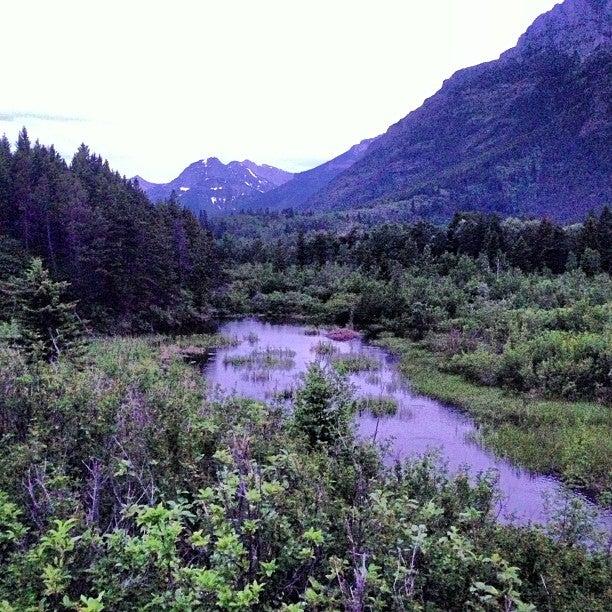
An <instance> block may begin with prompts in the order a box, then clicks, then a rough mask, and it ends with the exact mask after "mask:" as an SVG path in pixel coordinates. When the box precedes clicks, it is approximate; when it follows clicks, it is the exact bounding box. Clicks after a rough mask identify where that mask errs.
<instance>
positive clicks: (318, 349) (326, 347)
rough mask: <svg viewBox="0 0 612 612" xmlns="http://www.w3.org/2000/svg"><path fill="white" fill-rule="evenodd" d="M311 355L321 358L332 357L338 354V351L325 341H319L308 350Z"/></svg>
mask: <svg viewBox="0 0 612 612" xmlns="http://www.w3.org/2000/svg"><path fill="white" fill-rule="evenodd" d="M310 350H311V351H312V352H313V353H316V354H317V355H319V356H321V357H323V356H326V355H333V354H335V353H337V352H338V349H337V348H336V347H335V346H334V345H333V344H332V343H331V342H327V341H325V340H321V342H319V343H318V344H315V346H313V347H312V349H310Z"/></svg>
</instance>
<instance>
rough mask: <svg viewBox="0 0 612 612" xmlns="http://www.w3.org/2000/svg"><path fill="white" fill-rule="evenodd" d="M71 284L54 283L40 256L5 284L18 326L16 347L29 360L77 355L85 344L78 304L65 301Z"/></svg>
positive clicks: (47, 359)
mask: <svg viewBox="0 0 612 612" xmlns="http://www.w3.org/2000/svg"><path fill="white" fill-rule="evenodd" d="M67 286H68V283H66V282H55V281H54V280H52V279H51V277H50V276H49V272H48V271H47V270H46V269H45V268H44V266H43V264H42V261H41V260H40V259H33V260H32V263H31V264H30V266H29V267H28V268H27V269H26V271H25V272H24V274H23V275H21V276H17V277H13V278H12V279H11V280H10V281H9V282H7V283H6V284H5V286H4V287H3V289H4V293H5V294H6V295H7V297H8V300H9V302H10V304H11V307H12V311H13V318H14V320H15V322H16V323H17V325H18V327H19V337H18V338H17V339H16V341H15V346H16V348H18V349H19V350H21V351H22V352H23V353H24V355H25V357H26V359H27V360H28V361H29V362H37V361H55V360H56V359H58V358H59V357H60V356H62V355H67V356H71V357H75V356H78V355H79V353H80V350H81V348H82V346H83V325H82V323H81V321H80V320H79V318H78V316H77V314H76V310H75V308H76V303H75V302H69V301H65V300H64V298H63V295H64V293H65V291H66V288H67Z"/></svg>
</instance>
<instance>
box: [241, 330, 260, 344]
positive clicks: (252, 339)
mask: <svg viewBox="0 0 612 612" xmlns="http://www.w3.org/2000/svg"><path fill="white" fill-rule="evenodd" d="M244 339H245V340H246V341H247V342H248V343H249V344H250V345H251V346H252V345H254V344H257V343H258V342H259V336H258V335H257V334H256V333H255V332H249V333H248V334H247V335H246V336H245V337H244Z"/></svg>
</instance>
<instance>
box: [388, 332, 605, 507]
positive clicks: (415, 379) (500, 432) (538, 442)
mask: <svg viewBox="0 0 612 612" xmlns="http://www.w3.org/2000/svg"><path fill="white" fill-rule="evenodd" d="M378 344H379V345H381V346H383V347H385V348H387V349H389V350H391V351H392V352H394V353H396V354H398V355H399V356H400V357H401V363H400V370H401V371H402V373H403V374H404V375H405V376H407V377H408V378H409V379H410V382H411V385H412V387H413V388H414V389H415V390H416V391H417V392H419V393H422V394H424V395H427V396H429V397H433V398H435V399H437V400H439V401H442V402H444V403H448V404H452V405H454V406H457V407H459V408H460V409H462V410H464V411H465V412H467V413H469V414H470V415H472V416H473V417H474V418H475V419H476V421H477V422H478V423H480V424H481V425H482V428H481V437H482V441H483V442H484V443H485V444H486V445H487V446H488V447H490V448H492V449H493V450H494V451H495V452H496V453H497V454H499V455H501V456H503V457H506V458H508V459H509V460H510V461H512V462H514V463H517V464H519V465H522V466H524V467H526V468H528V469H531V470H534V471H538V472H541V473H544V474H553V475H555V476H558V477H560V478H561V479H563V480H564V481H565V482H567V483H568V484H569V485H570V486H573V487H574V488H577V489H582V490H584V491H585V492H587V493H591V494H593V495H594V496H595V497H598V498H599V500H600V502H602V503H604V504H606V503H609V501H610V496H611V495H612V411H610V410H609V408H606V407H604V406H601V405H599V404H594V403H589V402H568V401H562V400H558V401H553V400H542V399H537V398H532V397H526V396H521V395H516V394H512V393H509V392H506V391H504V390H503V389H500V388H497V387H485V386H482V385H478V384H476V383H473V382H469V381H467V380H466V379H465V378H463V377H462V376H460V375H458V374H450V373H447V372H442V371H441V370H440V369H439V368H438V362H437V358H436V355H435V354H434V353H432V352H430V351H428V350H427V349H425V348H423V347H422V346H420V345H418V344H415V343H413V342H410V341H409V340H405V339H400V338H393V337H388V338H384V339H382V340H379V341H378Z"/></svg>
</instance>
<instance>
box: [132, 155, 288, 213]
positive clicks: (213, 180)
mask: <svg viewBox="0 0 612 612" xmlns="http://www.w3.org/2000/svg"><path fill="white" fill-rule="evenodd" d="M292 176H293V175H292V174H291V173H290V172H285V171H284V170H280V169H279V168H274V167H273V166H268V165H261V166H260V165H258V164H255V163H254V162H252V161H250V160H248V159H245V160H244V161H241V162H239V161H231V162H229V163H228V164H224V163H223V162H221V161H219V160H218V159H217V158H216V157H209V158H208V159H206V160H200V161H197V162H194V163H193V164H191V165H189V166H187V168H185V170H183V171H182V172H181V173H180V174H179V175H178V176H177V177H176V178H175V179H174V180H172V181H170V182H169V183H163V184H160V183H150V182H149V181H146V180H144V179H143V178H141V177H139V176H136V177H134V180H135V181H136V182H137V183H138V186H139V187H140V188H141V189H142V190H143V191H144V192H145V193H146V194H147V195H148V196H149V198H150V199H151V200H153V201H159V200H164V199H167V198H169V197H170V195H171V194H172V193H173V192H174V193H175V194H176V197H177V198H178V199H179V201H180V202H181V204H183V206H185V207H186V208H189V209H190V210H192V211H193V212H195V213H199V212H201V211H206V212H207V213H212V214H218V213H220V212H229V211H231V210H233V209H234V202H235V201H236V200H237V199H238V198H241V197H245V196H249V195H252V194H256V193H265V192H266V191H270V190H271V189H274V188H275V187H277V186H278V185H282V184H283V183H285V182H287V181H288V180H290V179H291V177H292Z"/></svg>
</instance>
